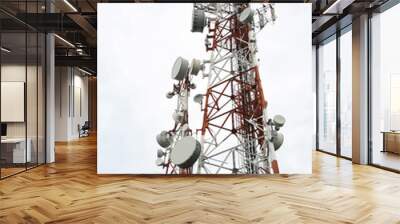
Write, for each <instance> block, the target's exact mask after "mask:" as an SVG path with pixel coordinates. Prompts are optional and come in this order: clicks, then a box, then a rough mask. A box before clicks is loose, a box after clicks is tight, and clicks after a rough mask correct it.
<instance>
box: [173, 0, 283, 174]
mask: <svg viewBox="0 0 400 224" xmlns="http://www.w3.org/2000/svg"><path fill="white" fill-rule="evenodd" d="M268 15H270V16H268ZM273 20H275V14H274V9H273V7H272V5H270V4H264V5H263V6H262V7H261V8H259V9H257V10H252V9H251V8H250V6H249V4H235V3H221V4H215V3H214V4H213V3H202V4H194V10H193V26H192V32H202V31H203V28H204V27H207V34H206V39H205V45H206V51H207V52H208V53H209V58H208V59H207V60H205V61H204V62H203V64H202V67H201V69H202V71H203V76H204V77H206V78H207V80H208V82H207V90H206V93H205V94H204V100H203V101H204V103H202V105H203V108H202V111H203V124H202V127H201V129H198V130H197V132H196V133H197V136H198V137H199V138H200V144H201V150H200V153H199V154H200V155H198V156H196V160H197V173H213V174H214V173H215V174H217V173H220V172H224V173H227V172H228V173H234V174H239V173H245V174H263V173H279V168H278V162H277V160H276V156H275V150H276V149H277V148H279V147H280V145H281V144H282V141H283V135H282V134H280V133H278V130H279V128H280V127H281V126H282V125H283V124H284V122H285V119H284V118H283V117H282V116H279V115H278V116H275V117H274V119H268V118H267V113H266V111H267V101H266V100H265V96H264V93H263V89H262V84H261V79H260V73H259V69H258V64H257V63H258V59H257V57H256V52H257V46H256V33H257V32H258V31H260V30H261V29H262V28H263V27H264V26H265V25H266V24H267V23H268V22H270V21H273ZM192 64H193V63H192ZM192 67H193V66H192ZM188 76H190V75H188ZM197 101H198V100H197ZM171 150H172V151H173V150H174V149H171ZM197 158H198V159H197ZM190 171H192V167H191V168H190Z"/></svg>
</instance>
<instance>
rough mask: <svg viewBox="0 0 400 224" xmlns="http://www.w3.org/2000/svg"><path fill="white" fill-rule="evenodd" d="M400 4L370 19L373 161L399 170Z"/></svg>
mask: <svg viewBox="0 0 400 224" xmlns="http://www.w3.org/2000/svg"><path fill="white" fill-rule="evenodd" d="M399 21H400V5H396V6H394V7H392V8H390V9H388V10H386V11H384V12H382V13H380V14H375V15H374V16H373V17H372V19H371V26H372V27H371V32H372V37H371V39H372V49H371V53H372V55H371V58H372V63H371V64H372V73H371V102H370V104H371V110H372V111H370V114H371V115H370V116H371V121H372V124H371V130H370V131H371V140H372V154H371V155H370V156H371V157H372V163H373V164H375V165H379V166H383V167H387V168H390V169H395V170H400V132H399V131H400V103H399V102H400V63H399V56H398V53H399V52H400V42H399V40H400V33H399V32H398V29H396V27H398V23H399Z"/></svg>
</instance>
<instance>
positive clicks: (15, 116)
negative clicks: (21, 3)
mask: <svg viewBox="0 0 400 224" xmlns="http://www.w3.org/2000/svg"><path fill="white" fill-rule="evenodd" d="M1 45H2V49H3V50H1V54H2V55H1V108H0V109H1V124H2V129H3V131H2V139H1V161H2V170H1V173H2V177H5V176H9V175H12V174H15V173H18V172H21V171H23V170H25V166H26V161H28V162H29V161H30V158H31V157H30V155H31V154H30V153H31V152H30V151H27V150H26V118H25V113H26V110H25V108H26V104H25V98H26V74H27V72H26V71H27V66H26V34H25V33H22V32H21V33H2V34H1Z"/></svg>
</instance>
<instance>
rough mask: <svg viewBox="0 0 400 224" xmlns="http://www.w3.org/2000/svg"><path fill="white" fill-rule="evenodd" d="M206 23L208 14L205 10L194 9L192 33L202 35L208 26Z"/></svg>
mask: <svg viewBox="0 0 400 224" xmlns="http://www.w3.org/2000/svg"><path fill="white" fill-rule="evenodd" d="M206 21H207V20H206V14H205V12H204V10H200V9H193V14H192V30H191V31H192V32H199V33H202V32H203V29H204V27H205V25H206Z"/></svg>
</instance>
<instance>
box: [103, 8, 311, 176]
mask: <svg viewBox="0 0 400 224" xmlns="http://www.w3.org/2000/svg"><path fill="white" fill-rule="evenodd" d="M252 7H257V4H253V5H252ZM275 7H276V13H277V16H278V19H277V21H276V23H275V24H273V25H272V24H271V25H268V26H267V27H266V28H264V30H263V31H261V33H259V35H258V37H257V41H258V48H259V53H258V57H259V58H260V65H259V66H260V73H261V78H262V82H263V88H264V91H265V95H266V97H267V100H268V103H269V104H268V105H269V114H270V115H274V114H276V113H279V114H282V115H284V116H285V117H286V118H287V125H286V126H285V127H284V128H283V129H282V131H283V133H284V134H285V142H284V145H283V146H282V148H281V149H279V151H278V160H279V163H280V168H281V171H282V173H311V150H312V147H313V145H312V133H313V128H314V127H313V112H314V111H313V98H312V74H311V23H310V21H311V5H310V4H275ZM191 17H192V4H99V7H98V70H99V71H98V117H99V119H98V120H99V121H98V123H99V127H98V172H99V173H161V172H162V170H161V169H160V168H159V167H157V166H155V159H156V150H157V148H158V145H157V143H156V141H155V136H156V134H158V133H159V132H160V131H162V130H168V129H171V128H172V125H173V121H172V118H171V116H172V112H173V111H174V108H175V105H176V99H175V98H173V100H167V99H166V98H165V94H166V92H167V91H169V90H170V89H171V86H172V84H173V80H172V79H171V78H170V71H171V68H172V65H173V63H174V61H175V59H176V58H177V57H178V56H182V57H184V58H187V59H189V60H191V59H192V58H199V59H206V52H205V49H204V37H205V35H206V34H205V32H204V33H203V34H200V33H191V32H190V27H191ZM197 81H198V82H201V79H200V78H198V79H197ZM200 86H201V84H200ZM199 90H203V89H201V88H197V91H199ZM204 91H205V90H204ZM202 92H203V91H202ZM195 94H196V93H195V92H193V93H192V95H191V96H194V95H195ZM190 106H191V112H192V114H191V116H192V118H193V119H192V120H191V128H192V129H196V128H199V127H200V124H201V116H197V114H199V115H201V114H200V113H199V112H198V111H199V106H198V105H197V104H194V103H193V104H191V105H190ZM196 117H197V119H196Z"/></svg>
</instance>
